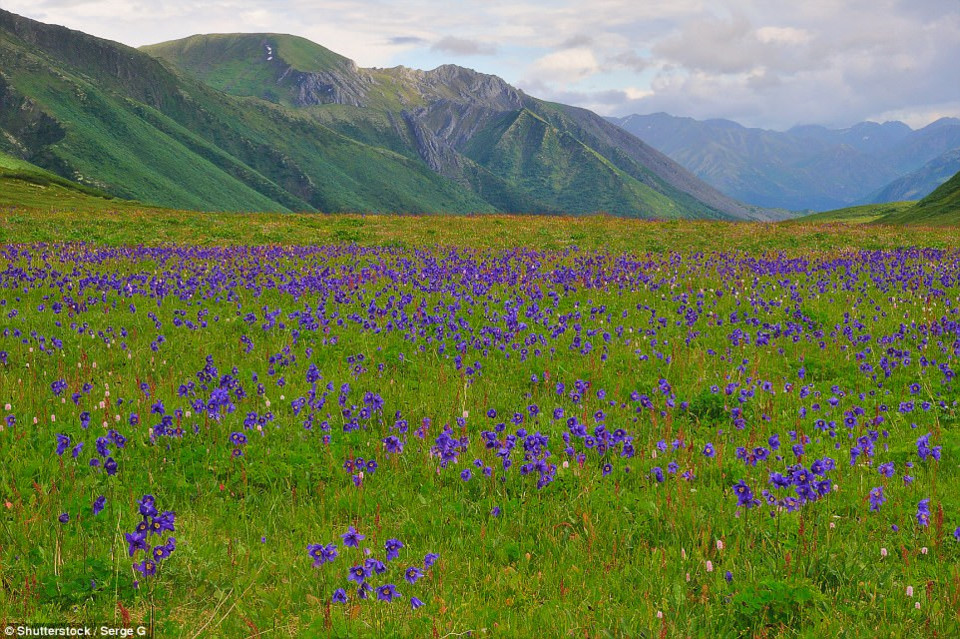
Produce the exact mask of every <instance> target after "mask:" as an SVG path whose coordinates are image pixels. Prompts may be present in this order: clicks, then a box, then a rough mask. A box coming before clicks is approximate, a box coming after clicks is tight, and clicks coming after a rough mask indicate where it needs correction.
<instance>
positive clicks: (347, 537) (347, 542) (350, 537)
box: [340, 526, 366, 548]
mask: <svg viewBox="0 0 960 639" xmlns="http://www.w3.org/2000/svg"><path fill="white" fill-rule="evenodd" d="M340 537H341V538H342V539H343V545H344V546H348V547H351V548H359V547H360V542H361V541H362V540H364V539H366V535H361V534H360V533H358V532H357V530H356V529H355V528H354V527H353V526H350V528H348V529H347V532H345V533H344V534H342V535H340Z"/></svg>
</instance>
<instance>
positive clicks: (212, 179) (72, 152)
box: [0, 10, 784, 219]
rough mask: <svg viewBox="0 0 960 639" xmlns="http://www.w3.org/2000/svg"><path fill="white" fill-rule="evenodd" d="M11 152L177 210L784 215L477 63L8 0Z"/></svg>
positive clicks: (3, 137) (5, 82) (4, 52)
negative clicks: (191, 29)
mask: <svg viewBox="0 0 960 639" xmlns="http://www.w3.org/2000/svg"><path fill="white" fill-rule="evenodd" d="M0 152H3V153H6V154H8V155H9V156H11V157H12V158H16V159H17V160H19V161H26V162H29V163H31V164H32V165H36V166H37V167H41V168H42V169H44V170H46V171H49V172H52V173H54V174H56V175H58V176H61V177H63V178H69V179H70V180H73V181H75V182H79V183H81V184H83V185H86V186H88V187H91V188H94V189H96V190H98V191H101V192H104V193H106V194H109V195H112V196H116V197H121V198H129V199H137V200H140V201H143V202H145V203H151V204H157V205H163V206H170V207H176V208H191V209H208V210H260V211H292V210H297V211H325V212H338V211H350V212H365V211H378V212H403V213H406V212H424V213H441V212H447V213H487V212H496V211H503V212H511V213H566V214H585V213H593V212H600V211H603V212H607V213H610V214H613V215H619V216H629V217H646V218H681V217H684V218H704V219H772V218H778V217H783V215H784V212H782V211H781V212H777V211H770V210H767V209H765V208H763V207H759V206H751V205H744V204H742V203H740V202H738V201H736V200H734V199H732V198H730V197H728V196H726V195H724V194H723V193H721V192H720V191H718V190H717V189H715V188H713V187H711V186H709V185H707V184H706V183H704V182H703V181H701V180H700V179H698V178H696V177H695V176H694V175H692V174H691V173H690V172H688V171H687V170H686V169H684V168H683V167H682V166H680V165H679V164H678V163H676V162H674V161H672V160H670V159H669V158H668V157H667V156H665V155H664V154H662V153H660V152H659V151H657V150H655V149H654V148H653V147H651V146H648V145H647V144H645V143H643V142H641V141H640V140H639V139H638V138H636V137H635V136H633V135H631V134H629V133H628V132H626V131H625V130H623V129H622V128H620V127H617V126H615V125H613V124H612V123H610V122H607V121H606V120H605V119H603V118H601V117H599V116H597V115H596V114H594V113H592V112H590V111H587V110H584V109H579V108H575V107H570V106H565V105H561V104H554V103H549V102H544V101H542V100H538V99H536V98H533V97H530V96H528V95H526V94H524V93H522V92H520V91H518V90H517V89H515V88H513V87H511V86H510V85H508V84H507V83H506V82H504V81H503V80H501V79H500V78H497V77H495V76H491V75H485V74H481V73H477V72H475V71H472V70H470V69H465V68H462V67H457V66H452V65H446V66H441V67H439V68H437V69H434V70H432V71H416V70H412V69H406V68H403V67H397V68H393V69H361V68H358V67H357V66H356V65H355V64H354V63H353V62H351V61H350V60H348V59H346V58H344V57H342V56H340V55H337V54H336V53H334V52H332V51H329V50H328V49H325V48H323V47H321V46H320V45H317V44H314V43H312V42H309V41H307V40H304V39H302V38H297V37H293V36H285V35H276V34H243V35H207V36H194V37H191V38H187V39H185V40H179V41H176V42H168V43H163V44H159V45H155V46H151V47H145V48H144V49H143V50H136V49H132V48H130V47H127V46H124V45H122V44H119V43H116V42H110V41H107V40H102V39H99V38H95V37H92V36H89V35H86V34H83V33H80V32H77V31H71V30H68V29H65V28H63V27H57V26H51V25H46V24H43V23H39V22H35V21H33V20H29V19H26V18H23V17H20V16H17V15H15V14H12V13H9V12H6V11H2V10H0Z"/></svg>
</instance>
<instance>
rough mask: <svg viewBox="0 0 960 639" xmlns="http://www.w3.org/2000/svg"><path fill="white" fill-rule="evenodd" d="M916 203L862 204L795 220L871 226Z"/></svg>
mask: <svg viewBox="0 0 960 639" xmlns="http://www.w3.org/2000/svg"><path fill="white" fill-rule="evenodd" d="M914 204H916V202H888V203H884V204H862V205H860V206H851V207H848V208H845V209H836V210H833V211H823V212H821V213H812V214H810V215H805V216H803V217H801V218H797V219H796V220H794V221H795V222H797V223H800V224H807V223H810V224H821V223H825V222H841V223H843V224H869V223H870V222H876V221H879V220H881V219H882V218H884V217H885V216H888V215H893V214H897V213H900V212H904V211H907V210H909V209H910V208H911V207H912V206H913V205H914Z"/></svg>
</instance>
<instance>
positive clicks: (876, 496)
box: [869, 486, 887, 512]
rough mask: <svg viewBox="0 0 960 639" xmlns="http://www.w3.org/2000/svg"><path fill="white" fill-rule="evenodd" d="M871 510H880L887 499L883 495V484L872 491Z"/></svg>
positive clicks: (870, 496)
mask: <svg viewBox="0 0 960 639" xmlns="http://www.w3.org/2000/svg"><path fill="white" fill-rule="evenodd" d="M869 499H870V511H871V512H876V511H878V510H880V506H881V505H882V504H883V503H884V502H885V501H887V498H886V497H885V496H884V495H883V486H877V487H876V488H874V489H873V490H871V491H870V495H869Z"/></svg>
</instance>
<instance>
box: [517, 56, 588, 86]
mask: <svg viewBox="0 0 960 639" xmlns="http://www.w3.org/2000/svg"><path fill="white" fill-rule="evenodd" d="M599 70H600V64H599V63H598V62H597V58H596V56H594V54H593V51H592V50H591V49H588V48H586V47H576V48H573V49H561V50H560V51H555V52H554V53H550V54H548V55H545V56H543V57H542V58H539V59H537V60H535V61H534V62H533V64H532V65H530V74H531V75H532V76H533V77H535V78H538V79H540V80H544V81H550V82H555V83H558V84H560V85H566V84H571V83H573V82H576V81H578V80H582V79H583V78H585V77H587V76H590V75H593V74H594V73H597V72H598V71H599Z"/></svg>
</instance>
